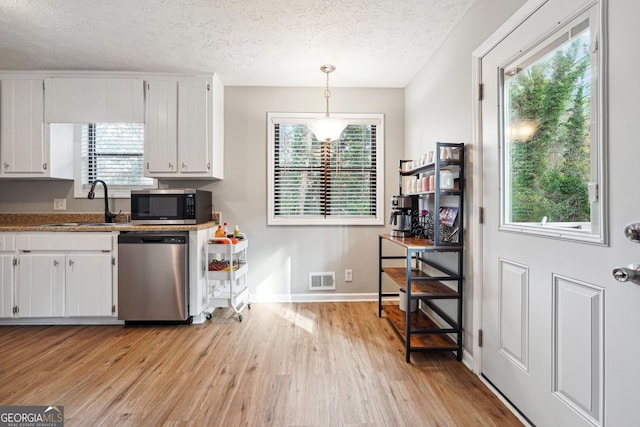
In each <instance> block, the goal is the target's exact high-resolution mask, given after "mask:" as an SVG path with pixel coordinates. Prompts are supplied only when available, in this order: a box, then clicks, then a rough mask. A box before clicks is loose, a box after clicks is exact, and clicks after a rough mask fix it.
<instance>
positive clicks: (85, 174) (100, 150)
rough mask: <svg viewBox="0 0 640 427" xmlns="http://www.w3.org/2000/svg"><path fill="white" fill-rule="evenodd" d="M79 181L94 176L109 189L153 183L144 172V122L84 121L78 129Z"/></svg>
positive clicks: (85, 183) (87, 182)
mask: <svg viewBox="0 0 640 427" xmlns="http://www.w3.org/2000/svg"><path fill="white" fill-rule="evenodd" d="M81 135H82V136H81V168H80V170H81V185H82V188H83V189H87V188H88V186H90V185H91V183H92V182H93V181H94V180H96V179H101V180H103V181H105V182H107V184H108V185H109V189H111V188H114V189H130V188H140V187H153V186H154V180H153V179H152V178H147V177H145V176H144V124H142V123H88V124H83V125H82V132H81Z"/></svg>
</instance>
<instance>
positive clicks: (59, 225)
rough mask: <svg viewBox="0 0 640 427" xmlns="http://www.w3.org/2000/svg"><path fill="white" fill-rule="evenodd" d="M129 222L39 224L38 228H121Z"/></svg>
mask: <svg viewBox="0 0 640 427" xmlns="http://www.w3.org/2000/svg"><path fill="white" fill-rule="evenodd" d="M127 225H131V223H130V222H111V223H109V222H60V223H57V224H40V225H38V227H123V226H127Z"/></svg>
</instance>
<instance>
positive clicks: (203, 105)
mask: <svg viewBox="0 0 640 427" xmlns="http://www.w3.org/2000/svg"><path fill="white" fill-rule="evenodd" d="M210 91H211V85H210V84H209V82H208V81H207V80H206V79H198V78H191V79H182V80H180V81H179V82H178V161H179V162H180V164H179V171H180V173H181V174H183V175H184V174H196V175H203V174H207V173H209V172H210V170H211V160H210V157H209V156H210V153H211V149H210V147H209V146H210V145H211V144H210V141H211V135H210V126H211V120H210V118H209V115H210V109H211V105H210V104H211V102H210V99H211V96H210Z"/></svg>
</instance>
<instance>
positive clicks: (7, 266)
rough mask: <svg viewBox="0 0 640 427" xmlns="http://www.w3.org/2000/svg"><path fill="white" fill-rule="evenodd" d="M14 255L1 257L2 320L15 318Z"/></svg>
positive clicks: (0, 301)
mask: <svg viewBox="0 0 640 427" xmlns="http://www.w3.org/2000/svg"><path fill="white" fill-rule="evenodd" d="M13 259H14V256H13V254H11V255H0V318H1V317H13V289H14V287H13V284H14V277H15V272H14V266H13Z"/></svg>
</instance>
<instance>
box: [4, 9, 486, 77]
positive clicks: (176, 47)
mask: <svg viewBox="0 0 640 427" xmlns="http://www.w3.org/2000/svg"><path fill="white" fill-rule="evenodd" d="M473 2H474V0H64V1H61V0H1V1H0V69H3V70H100V71H145V72H147V71H150V72H216V73H218V75H219V76H220V78H221V80H222V82H223V83H224V84H225V85H233V86H236V85H239V86H322V85H324V82H325V77H324V74H322V73H321V72H320V70H319V68H320V66H321V65H322V64H325V63H330V64H334V65H335V66H336V67H337V70H336V71H335V72H334V73H333V74H332V75H331V86H332V87H333V86H352V87H405V86H406V85H407V84H408V83H409V82H410V81H411V79H412V78H413V77H414V76H415V75H416V74H417V73H418V71H420V69H421V68H422V67H423V66H424V64H425V62H426V61H427V59H428V58H429V56H430V55H431V54H432V53H433V51H434V50H435V49H436V48H437V47H438V45H439V44H440V43H441V41H442V40H443V39H444V38H445V37H446V35H447V34H448V33H449V32H450V31H451V29H452V28H453V27H454V26H455V25H456V23H457V22H458V21H459V20H460V19H461V18H462V16H463V15H464V14H465V13H466V12H467V10H468V9H469V8H470V7H471V5H472V3H473Z"/></svg>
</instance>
